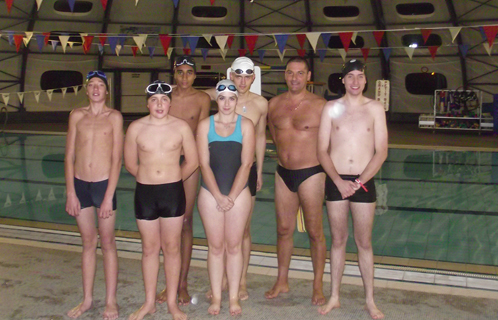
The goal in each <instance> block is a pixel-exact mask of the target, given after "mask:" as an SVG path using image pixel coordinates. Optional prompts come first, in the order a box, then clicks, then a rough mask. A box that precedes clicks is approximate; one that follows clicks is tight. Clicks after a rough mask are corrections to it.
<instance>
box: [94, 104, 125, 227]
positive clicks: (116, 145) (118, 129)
mask: <svg viewBox="0 0 498 320" xmlns="http://www.w3.org/2000/svg"><path fill="white" fill-rule="evenodd" d="M109 120H110V121H111V124H112V153H111V169H110V172H109V181H108V184H107V190H106V191H105V195H104V200H102V204H101V206H100V211H99V215H100V217H101V218H104V219H105V218H108V217H110V216H111V215H112V211H113V210H112V198H113V197H114V193H115V192H116V187H117V186H118V180H119V174H120V172H121V165H122V163H123V116H122V115H121V112H119V111H117V110H112V111H111V114H110V115H109Z"/></svg>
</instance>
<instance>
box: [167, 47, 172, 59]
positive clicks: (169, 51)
mask: <svg viewBox="0 0 498 320" xmlns="http://www.w3.org/2000/svg"><path fill="white" fill-rule="evenodd" d="M172 53H173V48H168V52H167V55H168V59H171V54H172Z"/></svg>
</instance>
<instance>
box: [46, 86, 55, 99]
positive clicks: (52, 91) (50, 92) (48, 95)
mask: <svg viewBox="0 0 498 320" xmlns="http://www.w3.org/2000/svg"><path fill="white" fill-rule="evenodd" d="M52 93H54V89H50V90H47V97H48V100H49V101H52Z"/></svg>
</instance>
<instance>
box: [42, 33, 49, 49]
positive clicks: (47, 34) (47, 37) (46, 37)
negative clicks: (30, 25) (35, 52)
mask: <svg viewBox="0 0 498 320" xmlns="http://www.w3.org/2000/svg"><path fill="white" fill-rule="evenodd" d="M42 34H43V35H44V36H45V45H46V46H48V41H49V40H50V32H42Z"/></svg>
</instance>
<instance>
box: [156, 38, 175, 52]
mask: <svg viewBox="0 0 498 320" xmlns="http://www.w3.org/2000/svg"><path fill="white" fill-rule="evenodd" d="M171 38H172V37H171V36H169V35H167V34H160V35H159V40H161V45H162V46H163V50H164V54H165V55H167V54H168V48H169V45H170V43H171Z"/></svg>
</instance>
